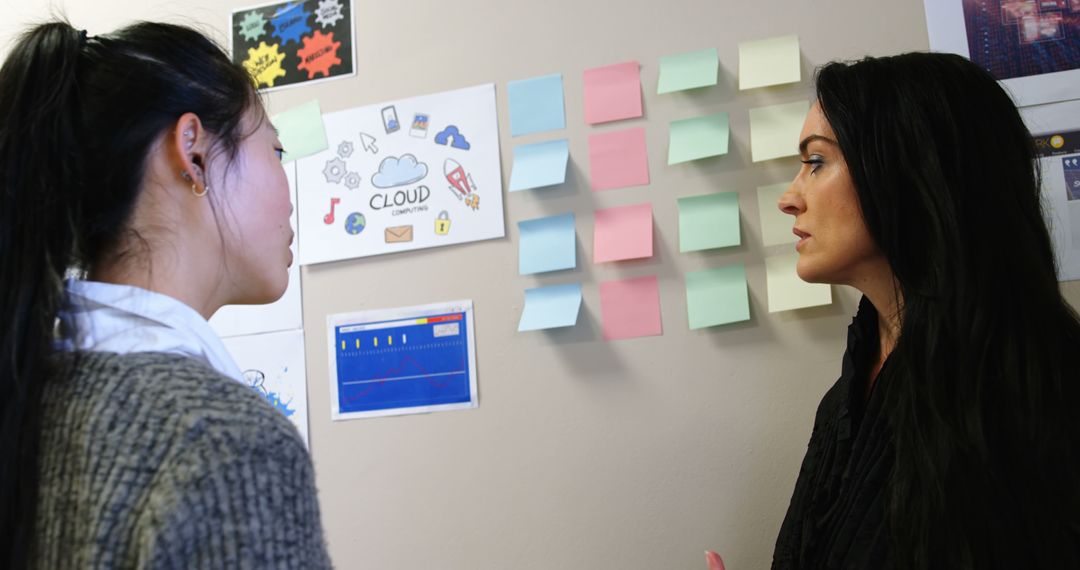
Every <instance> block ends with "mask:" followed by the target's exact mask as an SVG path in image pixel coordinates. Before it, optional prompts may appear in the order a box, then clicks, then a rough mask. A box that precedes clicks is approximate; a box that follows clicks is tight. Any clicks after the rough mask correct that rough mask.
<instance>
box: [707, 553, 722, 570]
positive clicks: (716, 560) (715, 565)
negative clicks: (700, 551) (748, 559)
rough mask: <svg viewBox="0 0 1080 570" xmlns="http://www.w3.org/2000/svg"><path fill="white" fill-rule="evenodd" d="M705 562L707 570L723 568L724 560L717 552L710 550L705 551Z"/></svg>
mask: <svg viewBox="0 0 1080 570" xmlns="http://www.w3.org/2000/svg"><path fill="white" fill-rule="evenodd" d="M705 562H707V563H708V564H709V570H724V561H723V560H721V559H720V555H719V554H717V553H715V552H713V551H711V550H706V551H705Z"/></svg>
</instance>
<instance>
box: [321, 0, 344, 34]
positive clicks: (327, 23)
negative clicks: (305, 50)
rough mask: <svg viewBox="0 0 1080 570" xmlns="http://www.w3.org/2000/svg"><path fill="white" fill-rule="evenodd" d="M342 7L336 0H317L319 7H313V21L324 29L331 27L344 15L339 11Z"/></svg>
mask: <svg viewBox="0 0 1080 570" xmlns="http://www.w3.org/2000/svg"><path fill="white" fill-rule="evenodd" d="M343 8H344V7H343V6H342V5H341V2H338V0H319V7H318V8H316V9H315V22H316V23H317V24H319V25H320V26H322V28H323V29H324V30H325V29H326V28H330V27H333V25H334V24H336V23H337V22H338V20H340V19H342V18H344V17H345V15H344V14H342V13H341V11H342V9H343Z"/></svg>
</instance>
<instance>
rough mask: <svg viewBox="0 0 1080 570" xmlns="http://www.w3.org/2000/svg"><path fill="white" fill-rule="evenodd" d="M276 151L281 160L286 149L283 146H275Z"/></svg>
mask: <svg viewBox="0 0 1080 570" xmlns="http://www.w3.org/2000/svg"><path fill="white" fill-rule="evenodd" d="M274 153H275V154H277V158H278V160H281V159H282V158H283V157H284V156H285V149H283V148H275V149H274Z"/></svg>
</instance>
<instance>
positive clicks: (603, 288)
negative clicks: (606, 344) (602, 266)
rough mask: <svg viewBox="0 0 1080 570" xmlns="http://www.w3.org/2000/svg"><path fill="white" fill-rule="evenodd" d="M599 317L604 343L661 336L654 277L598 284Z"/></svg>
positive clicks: (658, 295)
mask: <svg viewBox="0 0 1080 570" xmlns="http://www.w3.org/2000/svg"><path fill="white" fill-rule="evenodd" d="M600 315H601V318H602V319H603V321H604V339H605V340H619V339H624V338H636V337H640V336H658V335H662V334H664V327H663V325H662V324H661V322H660V286H659V283H658V282H657V280H656V276H655V275H650V276H648V277H636V278H634V279H623V280H620V281H607V282H605V283H601V284H600Z"/></svg>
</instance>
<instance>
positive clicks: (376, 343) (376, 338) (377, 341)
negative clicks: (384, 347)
mask: <svg viewBox="0 0 1080 570" xmlns="http://www.w3.org/2000/svg"><path fill="white" fill-rule="evenodd" d="M371 340H373V341H375V346H379V337H377V336H376V337H372V339H371Z"/></svg>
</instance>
